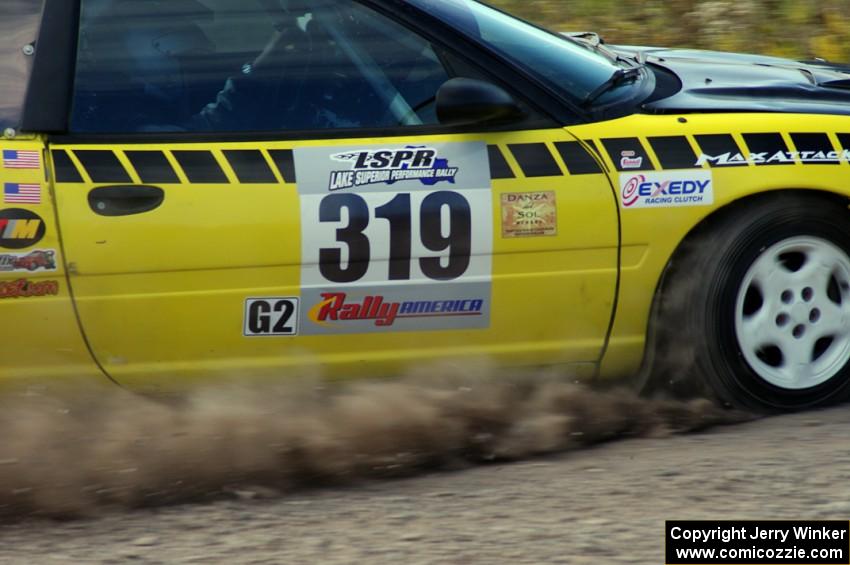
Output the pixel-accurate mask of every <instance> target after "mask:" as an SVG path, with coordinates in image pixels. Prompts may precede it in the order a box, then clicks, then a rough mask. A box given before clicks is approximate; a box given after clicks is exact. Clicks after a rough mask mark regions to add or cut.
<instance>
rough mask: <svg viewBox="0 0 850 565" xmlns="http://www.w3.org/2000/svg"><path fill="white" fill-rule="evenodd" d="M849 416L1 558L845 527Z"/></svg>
mask: <svg viewBox="0 0 850 565" xmlns="http://www.w3.org/2000/svg"><path fill="white" fill-rule="evenodd" d="M848 427H850V410H847V408H846V407H845V408H837V409H832V410H828V411H822V412H813V413H807V414H800V415H793V416H783V417H775V418H771V419H766V420H761V421H756V422H751V423H747V424H740V425H736V426H731V427H725V428H718V429H715V430H713V431H710V432H706V433H702V434H697V435H687V436H673V437H665V438H656V439H633V440H626V441H622V442H617V443H610V444H605V445H602V446H598V447H593V448H587V449H583V450H580V451H574V452H571V453H567V454H564V455H560V456H556V457H548V458H543V459H535V460H530V461H526V462H519V463H513V464H492V465H484V466H481V467H476V468H472V469H466V470H462V471H454V472H441V473H432V474H426V475H421V476H418V477H415V478H410V479H404V480H394V481H386V482H371V483H366V484H360V485H357V486H353V487H348V488H325V489H319V490H313V491H301V492H299V493H296V494H292V495H287V496H283V497H270V496H269V494H270V493H267V492H265V491H263V490H262V489H254V490H251V489H246V490H245V491H240V492H239V493H237V494H235V495H234V497H233V499H232V500H224V501H221V502H217V503H211V504H204V505H185V506H173V507H167V508H160V509H154V510H135V511H126V512H117V513H115V514H110V515H106V516H103V517H100V518H95V519H88V520H81V521H70V522H49V521H26V522H22V523H18V524H14V525H7V526H2V527H0V562H2V563H20V564H27V565H30V564H51V563H125V562H131V563H228V564H231V563H240V564H241V563H282V564H290V563H309V564H324V563H328V564H335V563H370V564H372V563H392V564H397V563H405V564H407V565H415V564H419V563H423V564H424V563H458V564H461V563H462V564H469V563H488V564H491V563H512V564H513V563H534V564H541V563H576V564H582V563H588V564H590V563H593V564H600V563H612V564H614V563H661V562H662V560H663V557H662V546H663V526H664V520H665V519H721V518H725V519H731V518H752V519H768V518H769V519H800V518H812V519H814V518H833V519H843V520H847V519H848V518H850V449H848V444H847V440H846V436H847V430H848Z"/></svg>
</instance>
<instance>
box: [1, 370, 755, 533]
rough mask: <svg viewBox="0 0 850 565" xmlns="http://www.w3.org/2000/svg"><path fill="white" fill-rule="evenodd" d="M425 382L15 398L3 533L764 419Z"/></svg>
mask: <svg viewBox="0 0 850 565" xmlns="http://www.w3.org/2000/svg"><path fill="white" fill-rule="evenodd" d="M425 373H427V372H426V371H423V372H422V374H418V375H413V376H408V377H407V378H403V379H400V380H392V381H390V380H384V381H368V382H364V381H358V382H342V383H339V382H336V383H327V382H324V381H320V380H317V379H301V380H295V381H292V380H287V381H286V382H285V383H280V382H278V383H269V382H263V383H250V384H246V383H241V384H216V385H209V386H205V387H203V388H199V389H197V390H194V391H192V392H189V393H186V394H184V395H181V397H180V398H170V399H167V400H164V399H152V398H148V397H143V396H139V395H136V394H132V393H129V392H126V391H123V390H121V389H119V388H117V387H114V388H102V389H101V388H95V389H88V390H74V391H70V390H67V391H64V392H62V391H56V390H55V389H53V388H51V389H46V390H49V391H50V392H45V391H44V390H42V391H40V392H39V389H36V388H32V387H30V388H29V389H28V390H26V391H20V392H15V393H12V392H9V393H6V394H3V395H2V396H0V520H3V521H8V520H19V519H21V518H23V517H31V516H41V517H51V518H75V517H84V516H90V515H93V514H97V513H99V512H103V511H112V510H116V509H119V510H120V509H127V508H138V507H144V506H154V505H165V504H176V503H184V502H195V501H205V500H213V499H220V498H223V497H233V496H255V495H256V494H257V493H261V495H262V496H277V495H280V494H284V493H286V492H291V491H293V490H296V489H303V488H313V487H320V486H328V485H339V484H350V483H353V482H356V481H364V480H375V479H382V478H393V477H402V476H409V475H413V474H416V473H419V472H423V471H427V470H439V469H457V468H460V467H464V466H469V465H476V464H484V463H489V462H495V461H512V460H519V459H524V458H529V457H535V456H541V455H547V454H554V453H559V452H565V451H569V450H574V449H580V448H582V447H584V446H588V445H592V444H596V443H600V442H604V441H609V440H614V439H619V438H627V437H645V436H660V435H666V434H676V433H685V432H692V431H697V430H702V429H705V428H708V427H711V426H714V425H721V424H729V423H734V422H739V421H743V420H746V419H748V418H749V416H747V415H744V414H740V413H735V412H730V411H727V410H722V409H720V408H717V407H716V406H715V405H713V404H712V403H710V402H709V401H705V400H693V401H688V402H683V401H673V400H661V399H645V398H640V397H638V396H637V395H635V394H634V393H632V392H629V391H622V390H620V391H617V390H608V391H593V390H590V389H588V388H585V387H583V386H580V385H577V384H573V383H570V382H564V380H563V379H562V378H556V377H554V376H553V375H545V374H544V375H541V374H534V375H519V376H518V375H516V374H512V375H510V374H509V375H503V374H499V375H494V371H491V370H489V369H487V370H485V369H479V370H472V371H470V370H468V368H467V369H464V370H463V371H459V370H457V369H455V370H453V371H441V372H439V373H432V374H430V375H429V374H425ZM434 374H439V376H436V377H435V376H434Z"/></svg>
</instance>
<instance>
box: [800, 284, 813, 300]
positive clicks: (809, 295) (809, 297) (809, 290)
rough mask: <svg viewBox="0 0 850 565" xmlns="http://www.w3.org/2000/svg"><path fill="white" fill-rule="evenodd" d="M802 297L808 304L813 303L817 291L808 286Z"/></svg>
mask: <svg viewBox="0 0 850 565" xmlns="http://www.w3.org/2000/svg"><path fill="white" fill-rule="evenodd" d="M801 295H802V297H803V300H805V301H806V302H811V301H812V298H814V296H815V291H814V290H813V289H812V288H811V287H808V286H807V287H806V288H804V289H803V292H802V293H801Z"/></svg>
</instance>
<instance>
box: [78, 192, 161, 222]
mask: <svg viewBox="0 0 850 565" xmlns="http://www.w3.org/2000/svg"><path fill="white" fill-rule="evenodd" d="M163 200H165V191H164V190H162V189H161V188H158V187H156V186H132V185H130V186H101V187H99V188H95V189H93V190H92V191H91V192H89V206H90V207H91V209H92V211H94V213H95V214H99V215H101V216H131V215H133V214H143V213H145V212H150V211H151V210H155V209H156V208H159V206H160V204H162V202H163Z"/></svg>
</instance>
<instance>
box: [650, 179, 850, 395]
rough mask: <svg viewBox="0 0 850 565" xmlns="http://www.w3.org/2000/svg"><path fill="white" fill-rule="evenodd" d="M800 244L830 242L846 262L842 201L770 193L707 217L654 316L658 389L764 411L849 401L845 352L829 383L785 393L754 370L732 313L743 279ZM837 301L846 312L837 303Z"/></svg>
mask: <svg viewBox="0 0 850 565" xmlns="http://www.w3.org/2000/svg"><path fill="white" fill-rule="evenodd" d="M800 237H807V238H816V239H815V241H821V240H826V241H827V242H829V243H831V244H832V245H833V246H835V247H837V248H838V249H839V250H840V251H842V252H843V253H844V254H845V255H847V256H848V260H850V214H848V211H847V204H846V202H844V203H843V202H842V201H840V200H838V199H836V198H831V197H829V196H823V195H818V194H814V193H812V194H807V193H805V192H800V191H794V192H784V193H774V194H770V195H765V196H762V197H758V198H757V199H754V200H753V201H751V202H750V203H748V204H744V205H740V206H737V207H735V208H733V209H730V210H729V211H727V212H721V213H719V214H718V215H717V217H714V218H710V219H709V220H708V221H707V222H705V224H704V225H703V226H701V227H700V228H699V229H698V230H697V232H696V233H694V234H692V236H691V237H689V239H688V240H687V241H686V242H685V243H683V245H682V249H681V250H679V251H678V252H677V254H676V256H675V258H674V260H673V261H672V262H671V265H670V266H669V269H668V272H667V275H666V276H665V281H664V284H663V288H662V290H661V291H660V293H659V295H658V297H657V300H658V303H657V304H656V308H655V309H654V310H655V312H656V316H655V320H654V328H653V330H654V336H655V339H654V340H653V341H654V347H655V349H654V351H653V353H654V360H655V361H654V366H653V371H652V374H653V378H654V385H656V386H657V385H658V384H659V383H660V384H661V385H662V386H664V387H665V388H667V389H670V390H672V391H673V392H677V393H680V394H685V395H694V394H702V395H705V394H708V395H713V396H714V397H715V398H716V399H718V400H719V401H720V402H722V403H724V404H726V405H730V406H733V407H736V408H743V409H748V410H756V411H760V412H780V411H794V410H801V409H805V408H811V407H815V406H823V405H827V404H831V403H835V402H838V401H841V400H843V399H845V398H846V396H847V394H848V390H850V360H848V361H847V362H844V363H843V364H842V359H843V354H842V355H839V356H838V362H837V363H836V364H835V366H837V367H840V368H839V369H838V370H837V371H836V372H835V373H834V374H833V375H832V376H830V377H828V378H827V379H826V380H825V381H824V382H821V383H819V384H816V386H811V387H808V388H793V387H792V388H788V387H781V386H776V384H775V382H773V383H772V382H769V381H768V380H766V378H763V376H761V375H760V374H759V373H758V371H757V370H754V368H753V366H751V364H750V363H749V362H748V361H747V359H746V358H745V355H744V353H743V351H742V348H741V345H740V343H739V339H738V335H737V331H736V325H735V324H736V309H737V308H738V294H739V290H740V289H741V287H742V283H744V282H745V275H746V274H747V272H748V271H749V270H750V267H751V266H753V265H754V264H755V261H756V260H757V259H758V258H759V257H760V256H761V255H762V254H764V253H765V252H766V250H769V249H770V248H771V247H772V246H774V245H777V244H780V245H781V244H782V242H786V241H794V240H792V239H791V238H800ZM774 249H776V248H774ZM797 268H798V269H799V268H800V267H797ZM789 271H793V267H790V268H789ZM792 276H793V275H792ZM829 276H830V277H831V276H832V275H829ZM847 290H848V289H846V288H843V290H842V296H844V298H843V300H848V301H850V293H847V292H846V291H847ZM824 292H826V291H824ZM833 294H834V293H833ZM783 295H784V294H783ZM746 296H747V297H748V296H749V294H747V295H746ZM756 300H758V298H756ZM795 300H796V299H795ZM838 300H839V304H844V303H842V302H840V301H841V300H842V298H841V296H839V298H838ZM833 302H834V300H833ZM848 304H850V302H848ZM839 307H843V306H839ZM780 308H781V307H780ZM789 308H790V307H789ZM743 310H744V309H742V311H743ZM768 315H770V316H772V315H773V313H772V312H768ZM767 319H772V318H767ZM777 320H778V318H777ZM776 323H777V325H778V324H779V322H778V321H777V322H776ZM826 339H827V340H829V339H830V338H826ZM818 343H820V342H818ZM825 343H832V342H831V341H827V342H825ZM816 347H817V344H816ZM827 347H831V345H828V346H827ZM841 351H844V350H843V349H841V350H840V351H839V352H841ZM817 355H818V354H817V353H814V354H813V358H814V360H816V359H817ZM780 359H781V357H780ZM814 360H813V361H812V363H814V362H815V361H814ZM771 362H773V361H771ZM783 362H784V361H781V360H780V361H779V363H780V364H781V363H783ZM789 366H791V365H789ZM763 368H764V366H762V369H763ZM763 372H769V371H763ZM829 374H832V373H831V372H830V373H829Z"/></svg>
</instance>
